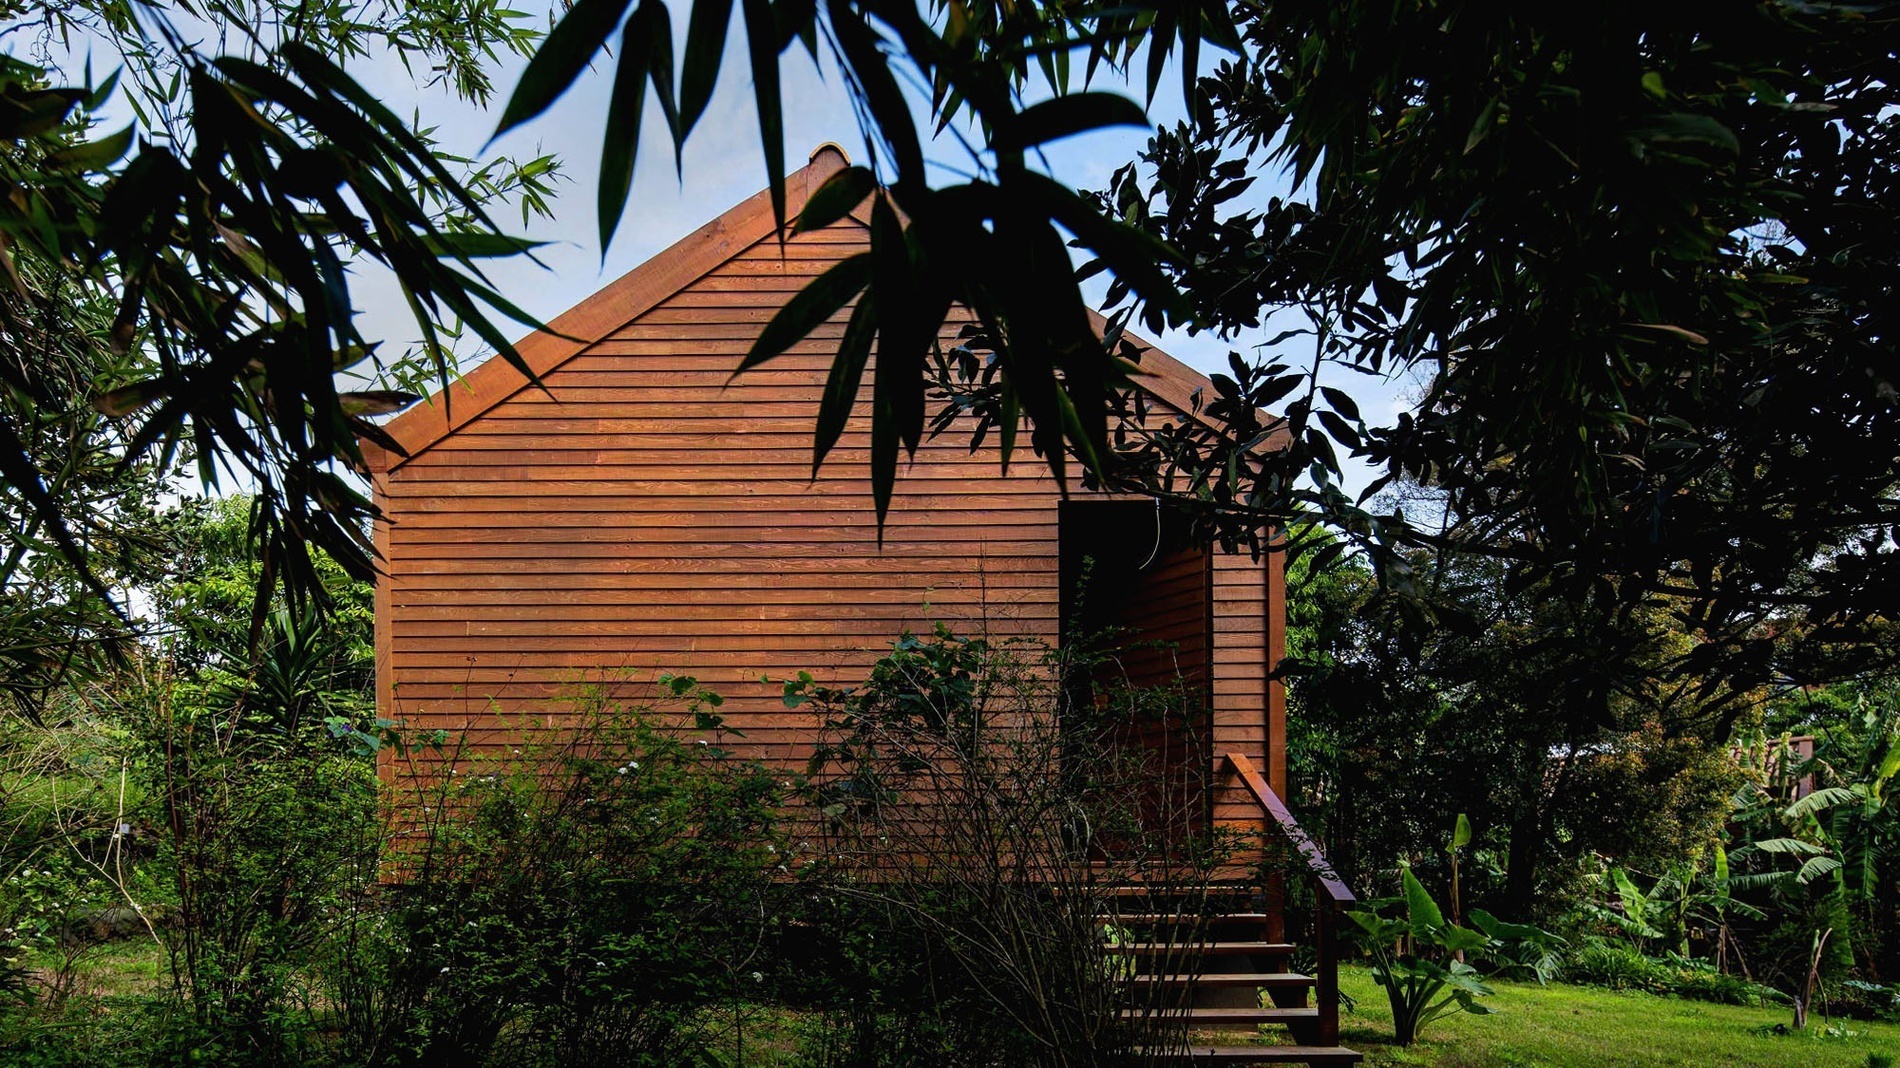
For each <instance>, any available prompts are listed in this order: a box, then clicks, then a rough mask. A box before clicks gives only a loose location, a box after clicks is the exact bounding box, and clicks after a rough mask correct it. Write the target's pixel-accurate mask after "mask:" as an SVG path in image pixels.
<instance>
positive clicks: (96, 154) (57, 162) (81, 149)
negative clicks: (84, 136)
mask: <svg viewBox="0 0 1900 1068" xmlns="http://www.w3.org/2000/svg"><path fill="white" fill-rule="evenodd" d="M131 147H132V127H131V126H127V127H126V128H125V129H123V130H120V131H119V132H118V133H115V134H108V135H106V136H105V137H101V138H100V139H99V140H97V141H88V142H86V143H85V144H83V145H73V146H71V147H68V148H62V149H60V150H59V151H57V152H54V153H51V154H49V155H48V156H47V157H46V169H47V170H49V171H75V170H76V171H102V170H105V169H106V168H107V167H110V166H112V165H113V164H114V163H117V162H119V159H120V158H121V157H123V156H124V155H125V153H126V150H127V149H129V148H131Z"/></svg>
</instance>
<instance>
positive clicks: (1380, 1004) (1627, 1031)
mask: <svg viewBox="0 0 1900 1068" xmlns="http://www.w3.org/2000/svg"><path fill="white" fill-rule="evenodd" d="M1339 985H1340V987H1341V988H1342V989H1343V990H1344V991H1345V992H1346V993H1347V994H1350V995H1351V996H1352V997H1353V998H1354V999H1356V1000H1357V1001H1358V1008H1357V1009H1356V1010H1355V1011H1353V1012H1350V1013H1342V1014H1341V1015H1340V1020H1339V1024H1340V1042H1341V1043H1342V1044H1344V1045H1347V1046H1350V1047H1352V1048H1353V1049H1356V1050H1359V1051H1360V1052H1362V1053H1364V1054H1366V1063H1367V1064H1369V1065H1430V1066H1435V1068H1492V1066H1505V1065H1510V1066H1517V1065H1540V1066H1543V1065H1548V1066H1553V1068H1555V1066H1570V1065H1576V1066H1579V1068H1582V1066H1589V1068H1613V1066H1620V1065H1630V1066H1635V1065H1685V1066H1688V1065H1694V1066H1698V1068H1701V1066H1709V1065H1754V1066H1764V1068H1767V1066H1773V1068H1782V1066H1787V1068H1796V1066H1799V1068H1809V1066H1813V1068H1834V1066H1839V1068H1867V1066H1868V1064H1869V1055H1870V1054H1873V1055H1875V1059H1874V1060H1873V1061H1872V1063H1873V1064H1876V1065H1878V1064H1882V1063H1884V1058H1893V1060H1894V1063H1900V1025H1895V1024H1881V1023H1864V1022H1862V1021H1859V1020H1837V1021H1834V1023H1835V1024H1837V1025H1838V1026H1839V1027H1842V1028H1844V1029H1846V1030H1847V1031H1849V1032H1851V1034H1847V1035H1845V1036H1841V1037H1818V1035H1817V1033H1818V1032H1820V1031H1822V1030H1823V1028H1824V1027H1825V1026H1826V1025H1825V1023H1823V1022H1821V1021H1817V1020H1810V1028H1809V1033H1808V1034H1804V1035H1796V1034H1791V1035H1776V1034H1772V1033H1770V1031H1769V1029H1770V1028H1772V1027H1773V1026H1774V1025H1775V1024H1778V1023H1780V1024H1786V1023H1788V1022H1789V1021H1790V1020H1791V1019H1792V1016H1791V1014H1790V1012H1789V1011H1788V1010H1786V1009H1782V1008H1779V1007H1774V1008H1767V1009H1762V1008H1755V1007H1746V1008H1744V1007H1738V1006H1733V1005H1712V1004H1709V1003H1707V1002H1701V1001H1680V1000H1677V999H1674V998H1659V997H1655V996H1653V995H1649V994H1635V993H1621V992H1617V991H1611V990H1599V989H1596V988H1594V987H1583V986H1566V985H1562V984H1552V985H1551V986H1548V987H1539V986H1537V985H1536V984H1534V983H1532V984H1523V983H1493V984H1491V985H1492V987H1493V988H1494V989H1496V990H1497V996H1496V997H1492V998H1487V999H1485V1000H1486V1004H1488V1005H1489V1006H1490V1007H1491V1009H1492V1010H1493V1012H1494V1015H1491V1016H1470V1015H1466V1014H1464V1013H1458V1014H1456V1015H1454V1016H1447V1017H1444V1018H1442V1019H1440V1020H1438V1021H1437V1022H1435V1023H1433V1024H1431V1025H1430V1026H1429V1027H1427V1028H1426V1029H1425V1031H1424V1034H1423V1036H1422V1037H1421V1038H1420V1040H1419V1042H1418V1043H1417V1044H1416V1045H1414V1046H1413V1047H1412V1048H1411V1049H1402V1048H1400V1047H1398V1046H1394V1045H1393V1044H1392V1012H1391V1009H1390V1008H1389V1007H1388V1006H1387V1004H1386V1000H1385V992H1384V991H1383V990H1381V989H1380V988H1379V987H1378V985H1377V984H1375V983H1374V982H1373V981H1372V974H1371V972H1369V971H1368V970H1366V969H1364V968H1342V969H1340V978H1339Z"/></svg>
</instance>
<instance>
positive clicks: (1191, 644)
mask: <svg viewBox="0 0 1900 1068" xmlns="http://www.w3.org/2000/svg"><path fill="white" fill-rule="evenodd" d="M1058 522H1059V525H1060V537H1061V546H1062V562H1061V582H1062V598H1061V626H1062V640H1063V642H1064V643H1065V646H1068V647H1070V651H1071V652H1073V653H1076V654H1078V655H1080V656H1082V657H1083V658H1084V659H1085V660H1086V661H1087V662H1088V670H1086V671H1077V672H1074V673H1072V675H1071V679H1070V684H1069V691H1068V693H1067V695H1066V696H1067V701H1066V702H1065V703H1066V705H1067V707H1068V709H1069V715H1068V717H1067V718H1066V719H1065V721H1064V722H1063V724H1062V733H1063V737H1064V739H1065V746H1066V745H1068V744H1070V740H1071V739H1075V738H1077V737H1078V735H1077V732H1082V731H1086V732H1089V740H1090V743H1091V744H1100V743H1102V742H1104V741H1106V742H1107V743H1108V744H1109V745H1111V746H1114V747H1117V748H1118V749H1119V750H1120V752H1121V753H1122V754H1123V755H1125V756H1127V757H1130V758H1135V759H1138V760H1140V761H1141V762H1142V763H1143V764H1144V765H1145V766H1146V767H1147V768H1148V769H1149V772H1150V773H1149V774H1148V775H1147V776H1146V777H1145V780H1144V781H1145V782H1146V783H1147V784H1148V786H1147V787H1146V789H1147V790H1148V791H1149V793H1150V795H1151V796H1144V797H1143V799H1142V802H1141V806H1140V807H1141V811H1142V813H1143V819H1144V822H1147V823H1149V824H1150V825H1151V827H1166V828H1167V829H1168V831H1169V833H1170V834H1179V835H1181V836H1182V837H1183V839H1185V837H1186V836H1189V835H1194V834H1198V833H1199V832H1200V831H1201V830H1202V829H1204V828H1205V827H1206V826H1207V825H1208V820H1209V809H1208V806H1209V804H1210V802H1211V793H1210V791H1209V790H1208V789H1207V779H1208V776H1209V769H1211V768H1212V766H1213V750H1212V739H1211V731H1210V730H1209V727H1210V725H1211V717H1210V715H1209V713H1208V685H1209V680H1210V679H1211V678H1212V677H1213V651H1214V628H1213V561H1212V556H1211V554H1210V552H1209V550H1208V546H1207V545H1205V544H1204V543H1202V542H1201V541H1200V540H1199V539H1198V538H1197V537H1195V535H1194V532H1193V530H1192V524H1191V523H1190V522H1189V521H1188V519H1187V517H1185V516H1183V515H1181V514H1180V513H1179V512H1176V511H1174V510H1172V509H1169V508H1167V507H1165V506H1162V505H1160V504H1159V503H1158V502H1156V501H1154V500H1146V499H1135V500H1069V501H1064V502H1062V504H1061V505H1060V508H1059V512H1058Z"/></svg>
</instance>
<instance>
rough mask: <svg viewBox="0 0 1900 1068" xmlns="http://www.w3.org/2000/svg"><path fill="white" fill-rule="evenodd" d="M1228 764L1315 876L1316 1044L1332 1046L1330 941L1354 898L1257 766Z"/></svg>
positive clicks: (1235, 760)
mask: <svg viewBox="0 0 1900 1068" xmlns="http://www.w3.org/2000/svg"><path fill="white" fill-rule="evenodd" d="M1226 757H1227V766H1228V767H1230V768H1232V769H1233V771H1234V774H1236V775H1238V776H1240V781H1241V782H1242V783H1244V784H1245V785H1246V787H1247V789H1248V791H1249V792H1251V793H1252V794H1253V798H1254V801H1256V802H1257V803H1258V804H1259V805H1260V810H1261V811H1262V812H1265V813H1266V814H1267V816H1268V817H1270V818H1271V819H1272V821H1273V823H1274V825H1275V828H1276V829H1277V830H1278V831H1279V832H1280V836H1281V837H1282V838H1285V839H1286V840H1287V844H1289V845H1291V846H1292V847H1293V851H1294V852H1296V853H1298V854H1299V855H1300V858H1301V859H1302V860H1304V861H1305V862H1306V873H1307V875H1308V876H1310V877H1311V878H1312V880H1313V899H1314V909H1313V941H1314V947H1313V948H1314V949H1315V950H1316V951H1317V952H1318V956H1319V960H1318V962H1317V966H1316V967H1315V968H1314V969H1313V970H1314V972H1315V973H1316V974H1315V975H1314V976H1313V1000H1314V1002H1315V1003H1316V1004H1315V1006H1314V1007H1315V1008H1317V1009H1318V1010H1319V1029H1318V1034H1317V1035H1315V1036H1314V1038H1315V1040H1316V1041H1317V1043H1318V1044H1319V1045H1322V1046H1332V1045H1337V1044H1338V1042H1339V953H1338V950H1337V949H1336V948H1335V947H1334V945H1333V940H1334V938H1335V937H1337V929H1338V923H1339V913H1340V910H1342V909H1344V908H1346V907H1348V906H1350V905H1353V904H1354V903H1356V902H1357V901H1358V898H1355V897H1354V896H1353V894H1352V890H1351V889H1350V888H1348V887H1347V886H1346V884H1345V882H1344V881H1342V880H1341V879H1340V878H1339V875H1338V873H1336V872H1334V871H1333V866H1332V865H1331V864H1330V863H1328V862H1327V860H1326V855H1325V854H1324V853H1322V852H1320V849H1319V844H1318V843H1316V842H1314V841H1313V840H1312V839H1311V838H1309V837H1307V834H1306V832H1305V831H1303V830H1301V829H1300V824H1299V821H1297V820H1295V819H1294V818H1293V813H1292V812H1290V811H1288V810H1287V807H1286V802H1285V801H1282V800H1280V795H1279V794H1276V793H1274V792H1273V787H1271V786H1269V785H1267V780H1266V778H1265V777H1264V776H1262V775H1261V774H1260V770H1259V769H1258V768H1255V767H1254V766H1253V761H1252V760H1250V759H1248V757H1247V755H1246V754H1244V753H1228V754H1226Z"/></svg>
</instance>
